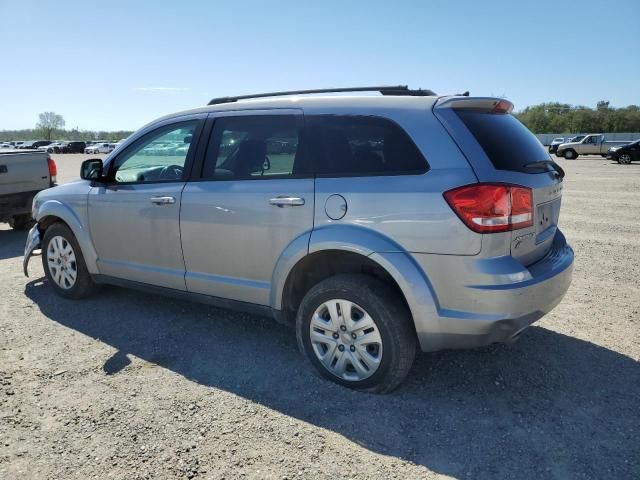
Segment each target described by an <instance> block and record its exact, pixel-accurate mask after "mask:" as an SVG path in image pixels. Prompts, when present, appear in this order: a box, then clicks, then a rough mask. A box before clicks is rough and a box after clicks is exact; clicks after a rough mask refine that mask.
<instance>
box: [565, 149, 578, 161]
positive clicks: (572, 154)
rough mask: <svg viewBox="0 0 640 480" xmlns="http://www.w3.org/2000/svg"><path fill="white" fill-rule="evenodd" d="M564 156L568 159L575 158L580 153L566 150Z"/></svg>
mask: <svg viewBox="0 0 640 480" xmlns="http://www.w3.org/2000/svg"><path fill="white" fill-rule="evenodd" d="M564 158H566V159H567V160H573V159H574V158H578V154H577V153H576V152H575V150H565V151H564Z"/></svg>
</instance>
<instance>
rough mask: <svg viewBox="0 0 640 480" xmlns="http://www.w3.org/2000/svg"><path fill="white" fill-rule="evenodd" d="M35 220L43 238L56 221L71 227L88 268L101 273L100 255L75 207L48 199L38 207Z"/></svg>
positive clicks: (95, 272) (93, 272) (92, 271)
mask: <svg viewBox="0 0 640 480" xmlns="http://www.w3.org/2000/svg"><path fill="white" fill-rule="evenodd" d="M35 220H36V222H37V224H38V230H39V231H40V234H41V237H40V238H43V236H44V232H45V230H46V229H47V228H49V227H50V226H51V225H53V224H54V223H58V222H62V223H64V224H65V225H66V226H67V227H69V229H70V230H71V231H72V232H73V235H74V236H75V237H76V240H77V241H78V245H80V249H81V251H82V256H83V257H84V260H85V263H86V265H87V270H88V271H89V273H91V274H97V273H99V272H98V267H97V260H98V255H97V253H96V250H95V248H94V247H93V243H92V242H91V236H90V235H89V231H88V230H87V228H86V227H84V226H83V224H82V222H81V221H80V219H79V218H78V216H77V214H76V213H75V212H74V211H73V209H71V208H70V207H69V206H67V205H65V204H64V203H62V202H60V201H58V200H48V201H46V202H44V203H43V204H42V205H40V207H39V208H38V213H37V215H36V218H35Z"/></svg>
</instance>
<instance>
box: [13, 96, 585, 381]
mask: <svg viewBox="0 0 640 480" xmlns="http://www.w3.org/2000/svg"><path fill="white" fill-rule="evenodd" d="M349 90H350V91H353V89H349ZM357 90H362V91H370V90H372V89H371V88H361V89H357ZM377 90H379V91H380V92H381V93H383V94H384V95H383V96H371V95H369V96H358V97H341V96H325V97H311V98H310V97H299V98H293V99H292V98H268V99H263V100H255V101H251V102H242V101H241V100H242V99H243V98H223V99H214V100H212V101H211V102H210V106H209V107H208V108H200V109H196V110H192V111H188V112H182V113H178V114H175V115H169V116H166V117H163V118H162V119H160V120H159V121H157V122H153V123H151V124H149V125H147V126H146V127H144V128H142V129H141V130H140V131H138V132H137V133H135V134H134V135H132V136H131V137H130V138H129V139H128V140H127V141H126V143H125V144H124V145H122V146H121V147H120V149H118V151H116V152H114V153H113V154H112V155H110V156H109V157H107V159H106V160H105V162H103V161H102V160H101V159H90V160H86V161H85V162H83V164H82V168H81V178H82V180H81V181H79V182H74V183H70V184H67V185H64V186H61V187H58V188H56V189H52V190H50V191H46V192H42V193H41V194H39V195H38V196H37V197H36V200H35V202H34V215H35V217H36V219H37V221H38V224H37V225H36V226H35V227H34V228H33V229H32V230H31V231H30V233H29V236H28V240H27V245H26V248H25V257H24V261H23V266H24V270H25V273H26V272H27V267H28V262H29V257H30V255H31V253H32V252H33V250H34V249H35V248H37V247H38V246H39V245H41V246H42V252H43V259H42V262H43V267H44V270H45V273H46V275H47V279H48V281H49V283H50V285H51V287H52V288H53V289H54V290H55V291H56V292H57V293H58V294H60V295H61V296H64V297H68V298H81V297H83V296H86V295H88V294H90V293H92V292H93V291H94V290H95V287H96V285H97V284H99V283H115V284H118V285H123V286H136V285H137V286H138V287H143V288H149V289H153V290H154V291H156V292H165V293H167V294H173V295H179V296H181V297H184V298H189V299H192V300H198V301H204V302H207V303H211V304H215V305H225V306H232V307H234V308H241V309H246V310H250V311H253V312H259V313H263V314H268V315H271V316H273V317H275V318H276V319H279V320H281V321H283V322H290V323H292V324H295V326H296V335H297V340H298V345H299V347H300V349H301V351H302V352H303V354H304V356H305V357H306V359H307V360H308V361H309V363H310V364H311V365H313V367H314V368H315V369H316V370H317V371H318V373H319V374H320V375H322V376H323V377H325V378H327V379H330V380H332V381H335V382H336V383H339V384H341V385H345V386H348V387H351V388H355V389H359V390H365V391H376V392H386V391H390V390H392V389H393V388H395V387H396V386H397V385H399V384H400V382H401V381H402V380H403V379H404V377H405V375H406V374H407V372H408V371H409V369H410V367H411V365H412V363H413V359H414V355H415V350H416V348H417V346H418V345H419V347H420V348H421V349H422V350H424V351H435V350H440V349H444V348H468V347H473V346H480V345H486V344H489V343H493V342H498V341H511V340H513V339H515V338H517V337H518V335H520V333H521V332H522V331H523V330H524V329H525V328H526V327H527V326H529V325H530V324H531V323H533V322H535V321H536V320H538V319H539V318H540V317H542V316H543V315H544V314H545V313H547V312H549V311H550V310H551V309H552V308H554V307H555V306H556V305H557V304H558V302H560V300H561V299H562V297H563V295H564V294H565V292H566V290H567V289H568V287H569V284H570V281H571V272H572V265H573V251H572V250H571V248H570V247H569V246H568V245H567V243H566V240H565V238H564V236H563V235H562V233H561V232H560V230H559V229H558V226H557V225H558V218H559V214H560V203H561V197H562V188H563V181H562V178H563V175H564V172H563V171H562V170H561V168H560V167H559V166H558V165H557V164H555V163H554V162H552V161H551V159H550V157H549V155H548V152H547V151H546V150H545V148H544V147H543V146H542V145H541V144H540V142H539V141H538V139H537V138H536V137H535V136H533V135H532V134H531V132H529V131H528V130H527V129H526V127H524V126H523V125H522V124H521V123H520V122H519V121H518V120H517V119H515V118H514V117H513V116H512V115H511V114H510V113H511V110H512V108H513V105H512V104H511V103H510V102H508V101H506V100H500V99H495V98H475V97H466V96H450V97H436V96H435V94H433V93H432V92H430V91H425V90H417V91H412V90H409V89H408V88H407V87H385V88H378V89H377ZM335 91H342V92H343V91H345V89H339V90H330V91H329V92H335ZM323 92H325V91H323ZM292 93H301V92H286V94H287V95H290V94H292ZM303 93H312V92H308V91H307V92H303ZM313 93H318V92H317V91H314V92H313ZM262 96H276V97H277V96H278V95H277V94H263V95H262ZM258 97H259V96H258ZM244 98H246V97H244ZM201 146H206V148H201ZM514 152H518V155H514ZM195 164H197V165H198V167H196V168H192V166H193V165H195ZM200 167H201V168H200ZM381 199H383V200H381ZM70 258H71V259H73V260H69V259H70ZM283 368H284V366H283Z"/></svg>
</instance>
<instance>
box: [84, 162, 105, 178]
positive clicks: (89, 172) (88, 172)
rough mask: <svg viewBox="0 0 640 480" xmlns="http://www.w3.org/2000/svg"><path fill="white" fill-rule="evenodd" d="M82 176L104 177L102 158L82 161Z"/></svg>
mask: <svg viewBox="0 0 640 480" xmlns="http://www.w3.org/2000/svg"><path fill="white" fill-rule="evenodd" d="M80 178H82V179H83V180H100V179H101V178H102V159H100V158H90V159H89V160H85V161H84V162H82V165H81V166H80Z"/></svg>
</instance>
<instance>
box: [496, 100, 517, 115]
mask: <svg viewBox="0 0 640 480" xmlns="http://www.w3.org/2000/svg"><path fill="white" fill-rule="evenodd" d="M511 110H513V103H511V102H510V101H509V100H500V101H498V102H496V104H495V105H494V106H493V110H492V112H493V113H511Z"/></svg>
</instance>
